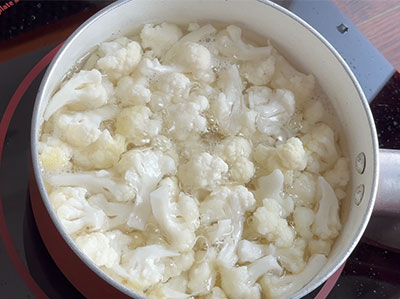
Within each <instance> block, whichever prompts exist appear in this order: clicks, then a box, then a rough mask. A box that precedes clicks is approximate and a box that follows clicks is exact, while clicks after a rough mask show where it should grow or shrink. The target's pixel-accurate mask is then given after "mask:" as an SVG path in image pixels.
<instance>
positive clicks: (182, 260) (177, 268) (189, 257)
mask: <svg viewBox="0 0 400 299" xmlns="http://www.w3.org/2000/svg"><path fill="white" fill-rule="evenodd" d="M158 232H159V231H158ZM194 256H195V253H194V251H193V250H187V251H184V252H180V253H179V256H175V257H170V258H168V259H166V260H165V272H164V277H163V281H167V280H169V279H170V278H171V277H177V276H179V277H182V276H186V274H187V273H188V272H186V271H188V270H190V268H192V266H193V264H194V262H195V259H194Z"/></svg>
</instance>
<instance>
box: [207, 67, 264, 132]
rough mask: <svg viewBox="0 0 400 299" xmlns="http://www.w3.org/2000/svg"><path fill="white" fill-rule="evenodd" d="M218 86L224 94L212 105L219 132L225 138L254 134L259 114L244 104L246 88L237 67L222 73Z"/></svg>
mask: <svg viewBox="0 0 400 299" xmlns="http://www.w3.org/2000/svg"><path fill="white" fill-rule="evenodd" d="M218 84H219V85H220V86H221V89H222V90H223V92H221V93H220V94H219V95H218V97H217V99H216V100H214V101H213V102H212V103H211V113H212V115H213V116H214V118H215V120H216V122H217V124H218V129H219V132H220V133H221V134H223V135H225V136H231V135H236V134H237V133H239V132H241V133H244V134H252V133H254V132H255V130H256V128H255V121H256V117H257V112H255V111H252V110H249V109H248V108H247V107H246V106H245V104H244V100H243V95H242V91H243V89H244V87H243V83H242V80H241V78H240V75H239V71H238V68H237V66H236V65H232V66H231V67H229V68H228V69H227V70H225V71H221V72H220V77H219V79H218Z"/></svg>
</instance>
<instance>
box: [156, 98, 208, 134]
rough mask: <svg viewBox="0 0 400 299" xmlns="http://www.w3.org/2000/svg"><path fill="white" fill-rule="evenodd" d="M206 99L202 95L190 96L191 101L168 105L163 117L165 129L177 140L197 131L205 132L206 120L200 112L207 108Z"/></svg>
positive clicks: (197, 132)
mask: <svg viewBox="0 0 400 299" xmlns="http://www.w3.org/2000/svg"><path fill="white" fill-rule="evenodd" d="M208 105H209V104H208V100H207V98H205V97H204V96H197V97H192V99H191V101H188V102H185V103H178V104H172V105H170V106H168V108H167V111H166V112H167V113H166V116H165V118H164V121H165V124H166V131H167V132H168V134H170V135H172V137H174V138H175V139H177V140H178V141H184V140H187V139H190V138H191V137H193V138H196V137H197V135H198V134H199V133H205V132H207V120H206V118H205V117H203V116H202V115H201V113H202V112H203V111H205V110H207V109H208Z"/></svg>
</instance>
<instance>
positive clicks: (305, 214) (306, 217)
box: [293, 207, 315, 240]
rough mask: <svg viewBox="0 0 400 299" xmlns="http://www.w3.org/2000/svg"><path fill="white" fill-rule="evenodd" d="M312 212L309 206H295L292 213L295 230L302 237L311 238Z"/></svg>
mask: <svg viewBox="0 0 400 299" xmlns="http://www.w3.org/2000/svg"><path fill="white" fill-rule="evenodd" d="M314 216H315V215H314V212H313V210H311V209H310V208H306V207H296V209H295V210H294V213H293V221H294V226H295V228H296V232H297V233H298V234H299V235H300V236H302V237H303V238H304V239H306V240H309V239H311V238H312V236H313V233H312V232H311V228H310V227H311V224H312V223H313V222H314Z"/></svg>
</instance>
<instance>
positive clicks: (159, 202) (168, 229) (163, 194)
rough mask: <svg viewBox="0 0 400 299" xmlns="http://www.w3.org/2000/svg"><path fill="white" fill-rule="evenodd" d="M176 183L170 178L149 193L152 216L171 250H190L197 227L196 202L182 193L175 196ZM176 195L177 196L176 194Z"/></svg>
mask: <svg viewBox="0 0 400 299" xmlns="http://www.w3.org/2000/svg"><path fill="white" fill-rule="evenodd" d="M177 188H178V186H177V182H176V180H173V179H171V178H166V179H164V180H162V181H161V182H160V184H159V187H158V189H156V190H155V191H153V192H151V193H150V201H151V208H152V212H153V216H154V218H155V219H156V221H157V223H158V224H159V226H160V230H161V232H163V233H164V234H165V235H166V237H167V240H168V242H169V243H170V244H171V246H172V248H173V249H176V250H178V251H185V250H188V249H191V247H192V246H193V245H194V241H195V238H196V234H195V230H196V229H197V228H198V226H199V224H200V223H199V211H198V204H197V203H196V201H195V200H194V199H193V198H192V197H190V196H189V195H186V194H184V193H182V192H181V193H179V195H178V196H177V198H176V196H175V194H174V193H175V192H174V191H173V190H174V189H177ZM176 195H177V194H176Z"/></svg>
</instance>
